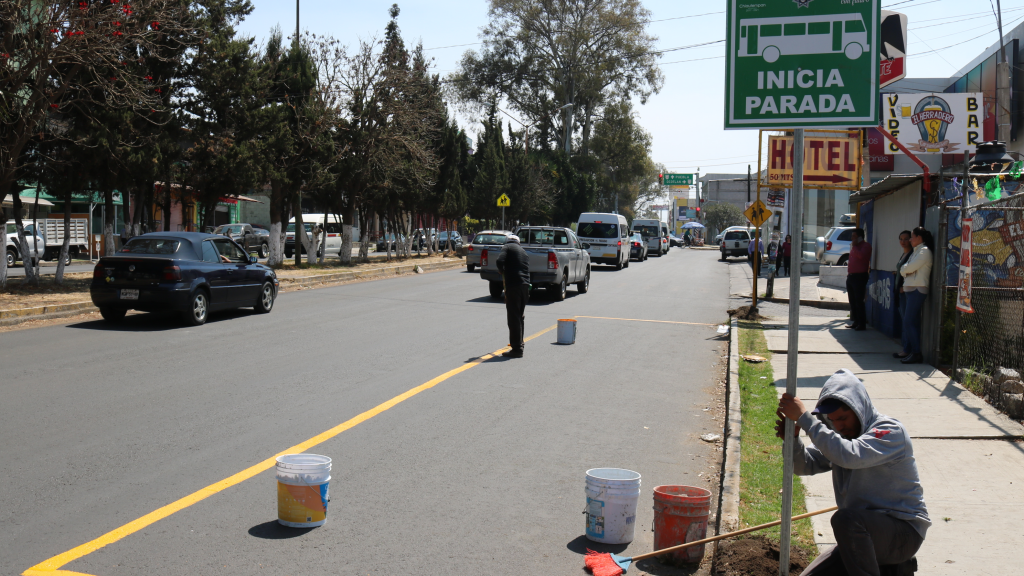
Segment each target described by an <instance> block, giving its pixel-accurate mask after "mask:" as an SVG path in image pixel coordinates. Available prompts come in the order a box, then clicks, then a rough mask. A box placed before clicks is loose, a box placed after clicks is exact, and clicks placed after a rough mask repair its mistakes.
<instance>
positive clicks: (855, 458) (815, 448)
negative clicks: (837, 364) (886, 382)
mask: <svg viewBox="0 0 1024 576" xmlns="http://www.w3.org/2000/svg"><path fill="white" fill-rule="evenodd" d="M778 415H779V417H780V418H788V419H790V420H794V421H795V422H796V426H795V427H794V439H795V440H796V441H795V442H794V443H793V471H794V472H795V473H796V474H797V475H799V476H809V475H812V474H819V473H821V472H826V471H831V472H832V487H833V489H834V490H835V496H836V505H837V506H839V510H837V511H836V513H835V514H834V515H833V516H832V529H833V531H834V532H835V537H836V546H835V547H834V548H832V549H831V550H828V551H826V552H824V553H822V554H821V555H820V556H818V557H817V558H816V559H815V560H814V562H811V564H810V565H809V566H807V568H806V569H804V572H803V575H804V576H831V575H834V574H845V575H849V576H869V575H870V576H878V575H879V574H880V573H882V572H881V567H882V566H898V568H897V569H896V570H895V573H896V574H911V573H913V572H914V570H915V569H916V560H915V559H914V554H916V553H917V551H918V549H920V548H921V544H922V543H923V542H924V536H925V533H926V532H927V531H928V527H929V526H931V520H930V519H929V518H928V510H927V509H926V508H925V504H924V489H923V488H922V487H921V479H920V477H919V476H918V473H917V461H916V460H915V459H914V446H913V444H911V442H910V434H909V433H908V432H907V430H906V429H905V428H904V427H903V424H901V423H900V422H899V421H898V420H896V419H895V418H891V417H889V416H885V415H883V414H879V413H878V411H877V410H875V406H874V404H872V403H871V398H870V397H869V396H868V391H867V390H866V389H865V388H864V384H863V383H862V382H861V381H860V380H859V379H858V378H857V376H856V375H854V373H853V372H851V371H849V370H845V369H843V370H839V371H837V372H836V373H835V374H833V375H832V376H831V377H830V378H829V379H828V381H826V382H825V384H824V386H822V388H821V394H820V395H819V396H818V403H817V405H816V406H815V408H814V410H813V411H812V412H808V411H807V408H805V407H804V404H803V402H801V401H800V399H799V398H795V397H793V396H790V395H789V394H783V395H782V399H780V400H779V410H778ZM782 424H783V420H781V419H780V420H778V421H777V422H776V433H777V435H778V436H780V437H781V436H782ZM801 428H803V429H804V430H805V431H806V433H807V436H808V437H809V438H810V440H811V446H806V447H805V446H804V444H803V442H801V441H800V429H801ZM889 573H892V572H891V571H890V572H889Z"/></svg>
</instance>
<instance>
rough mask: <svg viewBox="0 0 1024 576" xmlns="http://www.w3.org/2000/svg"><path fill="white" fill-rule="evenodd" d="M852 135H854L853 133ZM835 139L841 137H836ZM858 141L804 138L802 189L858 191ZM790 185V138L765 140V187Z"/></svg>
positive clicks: (791, 176)
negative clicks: (766, 179)
mask: <svg viewBox="0 0 1024 576" xmlns="http://www.w3.org/2000/svg"><path fill="white" fill-rule="evenodd" d="M854 133H855V134H856V133H857V132H854ZM837 136H840V135H839V134H837ZM860 151H861V146H860V138H859V137H845V138H844V137H839V138H831V137H820V136H806V137H805V138H804V186H806V187H808V188H819V189H842V190H859V189H860ZM792 185H793V137H792V136H770V137H769V138H768V186H771V187H777V188H789V187H791V186H792Z"/></svg>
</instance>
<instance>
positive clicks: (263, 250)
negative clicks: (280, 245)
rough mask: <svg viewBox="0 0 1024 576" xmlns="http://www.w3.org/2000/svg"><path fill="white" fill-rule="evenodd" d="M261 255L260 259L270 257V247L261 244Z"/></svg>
mask: <svg viewBox="0 0 1024 576" xmlns="http://www.w3.org/2000/svg"><path fill="white" fill-rule="evenodd" d="M259 255H260V258H266V257H267V256H269V255H270V246H268V245H266V244H260V251H259Z"/></svg>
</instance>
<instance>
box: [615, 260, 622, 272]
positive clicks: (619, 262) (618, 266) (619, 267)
mask: <svg viewBox="0 0 1024 576" xmlns="http://www.w3.org/2000/svg"><path fill="white" fill-rule="evenodd" d="M615 269H616V270H622V260H616V261H615Z"/></svg>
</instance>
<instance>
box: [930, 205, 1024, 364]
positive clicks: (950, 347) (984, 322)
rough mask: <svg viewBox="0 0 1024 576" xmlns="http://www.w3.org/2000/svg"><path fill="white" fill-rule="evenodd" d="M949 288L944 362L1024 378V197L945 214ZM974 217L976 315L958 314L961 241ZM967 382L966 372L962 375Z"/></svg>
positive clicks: (942, 336) (943, 330) (943, 333)
mask: <svg viewBox="0 0 1024 576" xmlns="http://www.w3.org/2000/svg"><path fill="white" fill-rule="evenodd" d="M943 215H944V217H945V218H944V222H943V224H945V225H944V226H940V229H943V228H944V229H945V230H944V234H943V235H942V236H943V237H940V239H939V240H940V241H944V242H945V246H944V248H945V250H941V251H939V252H940V253H943V252H944V256H945V258H944V260H945V261H944V268H943V270H944V277H945V282H944V284H945V289H944V290H943V292H942V294H941V296H942V299H941V324H940V341H939V350H940V362H941V363H942V364H952V365H953V367H954V369H967V370H970V373H975V374H979V375H988V376H991V375H993V374H994V373H995V372H996V370H997V369H998V368H1000V367H1003V368H1012V369H1014V370H1016V371H1017V372H1018V373H1022V374H1024V194H1016V195H1014V196H1010V197H1007V198H1003V199H1002V200H997V201H995V202H989V203H985V204H982V205H978V206H973V207H972V206H967V207H963V208H960V207H951V208H947V209H945V210H944V211H943ZM968 218H970V219H971V233H972V235H973V241H972V242H971V244H972V257H971V276H972V282H971V283H972V290H971V306H972V308H973V309H974V311H973V312H971V313H962V312H961V313H957V311H956V295H957V283H958V279H959V268H960V254H961V252H960V241H961V238H962V226H963V222H964V220H966V219H968ZM957 374H958V376H957V377H958V379H961V376H960V375H961V374H963V372H957Z"/></svg>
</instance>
